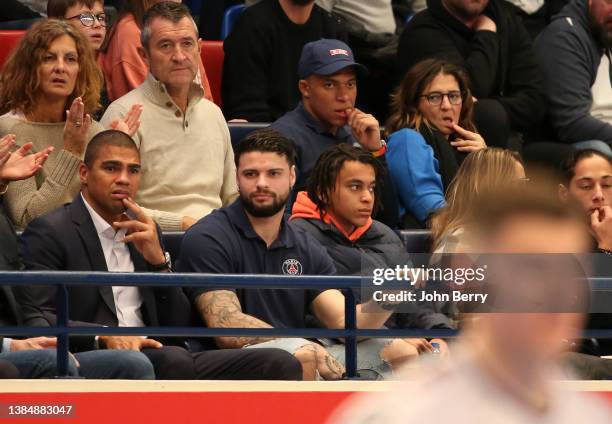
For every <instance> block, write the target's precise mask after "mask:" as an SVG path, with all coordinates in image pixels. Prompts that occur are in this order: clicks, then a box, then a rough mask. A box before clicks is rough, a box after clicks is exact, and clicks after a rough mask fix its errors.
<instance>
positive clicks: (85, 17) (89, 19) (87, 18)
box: [67, 12, 106, 27]
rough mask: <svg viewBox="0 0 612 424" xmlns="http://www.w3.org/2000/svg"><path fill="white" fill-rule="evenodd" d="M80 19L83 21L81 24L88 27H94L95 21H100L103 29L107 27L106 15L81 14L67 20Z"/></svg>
mask: <svg viewBox="0 0 612 424" xmlns="http://www.w3.org/2000/svg"><path fill="white" fill-rule="evenodd" d="M71 19H78V20H79V21H81V24H83V26H86V27H90V26H93V25H94V23H95V21H98V22H99V23H100V25H102V26H103V27H105V26H106V15H105V14H104V13H100V14H99V15H94V14H93V13H91V12H86V13H81V14H80V15H76V16H73V17H71V18H67V20H71Z"/></svg>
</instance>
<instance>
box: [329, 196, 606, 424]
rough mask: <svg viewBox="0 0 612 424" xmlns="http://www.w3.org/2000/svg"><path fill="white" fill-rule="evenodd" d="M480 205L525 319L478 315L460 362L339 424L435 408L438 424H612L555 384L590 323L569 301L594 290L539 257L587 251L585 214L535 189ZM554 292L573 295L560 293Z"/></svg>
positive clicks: (490, 242) (501, 298) (360, 405)
mask: <svg viewBox="0 0 612 424" xmlns="http://www.w3.org/2000/svg"><path fill="white" fill-rule="evenodd" d="M478 206H479V207H478V208H476V212H475V214H476V216H475V219H476V221H475V222H478V223H479V226H478V227H477V228H475V229H474V231H475V240H476V245H477V247H478V249H479V250H480V251H481V252H487V253H492V254H495V255H497V256H496V257H498V258H499V257H501V259H502V260H501V261H498V262H499V263H501V264H502V266H503V267H505V268H506V270H509V268H508V267H509V266H513V270H514V271H515V272H507V273H505V274H503V275H502V279H500V280H499V284H497V285H496V286H495V287H494V288H495V294H496V295H497V296H496V298H497V302H496V304H498V305H501V306H506V307H508V306H510V305H512V307H513V310H514V311H518V312H520V313H507V312H508V311H509V310H508V309H504V310H505V311H506V313H499V312H498V313H489V314H475V315H474V319H472V320H470V322H469V323H468V324H467V325H466V327H465V329H464V331H463V333H462V335H461V337H460V339H459V341H458V342H457V343H456V344H455V345H454V350H453V352H454V355H453V361H448V362H444V363H439V364H436V365H437V366H433V365H434V364H433V363H432V364H431V365H430V367H425V368H424V373H423V377H422V378H421V379H420V380H419V381H418V382H417V383H416V384H415V383H414V382H413V383H411V384H410V385H408V384H406V383H398V386H397V387H396V388H395V390H393V391H391V392H389V393H384V394H378V395H372V396H370V397H361V398H358V399H356V400H354V401H353V403H352V404H351V405H349V406H348V407H346V408H343V410H341V411H339V413H338V414H337V415H336V416H335V417H334V418H333V419H332V421H333V422H335V423H351V424H358V423H366V422H367V423H368V424H375V423H385V424H387V423H389V424H390V423H399V422H401V423H410V422H416V421H417V420H419V421H420V420H422V419H423V418H426V417H428V416H431V415H432V413H434V411H435V417H436V420H439V421H441V422H445V421H446V420H452V422H454V423H463V422H465V423H468V422H469V423H475V422H478V423H479V422H487V423H527V422H528V423H534V422H535V423H577V422H590V423H609V422H611V420H612V414H611V411H610V410H608V409H606V407H605V405H603V404H601V403H599V402H598V401H597V399H596V398H594V397H591V398H589V397H588V396H583V395H581V394H580V393H569V392H566V391H562V390H560V388H559V387H558V386H556V385H555V384H554V383H553V380H554V379H557V378H558V377H559V375H560V371H559V368H560V367H559V362H560V357H561V356H562V354H563V353H564V350H565V346H566V344H565V343H564V341H565V340H571V339H575V338H577V337H578V336H579V334H580V330H581V328H582V324H583V318H584V317H583V315H582V314H580V313H578V311H579V310H580V308H577V307H575V305H574V306H572V308H571V309H567V308H565V307H563V306H564V305H563V304H565V306H567V303H566V302H567V301H568V300H571V299H573V298H576V297H577V298H578V299H580V298H581V297H582V295H584V294H585V293H584V285H582V284H580V283H578V284H575V282H576V280H575V279H573V278H570V279H567V278H558V277H559V275H558V274H557V272H556V271H557V270H556V269H555V267H556V266H558V265H559V264H560V262H555V263H551V262H546V258H548V257H549V256H550V255H546V257H545V256H544V255H538V256H537V257H536V256H534V254H551V253H554V254H567V253H584V252H587V251H588V250H589V240H588V238H587V231H586V227H585V223H584V219H583V217H582V216H581V214H580V212H577V211H576V210H574V209H572V208H571V207H569V206H568V205H566V204H564V203H563V202H562V201H560V200H559V199H558V197H557V196H555V195H554V193H552V192H550V190H544V189H543V188H542V187H541V186H538V185H535V184H533V185H527V186H525V187H510V188H507V189H502V190H498V191H497V192H496V193H495V196H494V197H493V196H487V195H485V196H483V198H482V199H481V200H480V201H479V205H478ZM559 229H563V231H560V230H559ZM500 254H503V256H499V255H500ZM510 254H522V255H521V256H519V257H522V258H525V259H527V260H531V262H532V264H533V263H536V264H537V265H536V267H532V268H531V269H532V271H530V272H524V269H516V262H515V260H521V259H517V257H516V256H515V255H513V256H512V257H511V256H510ZM525 254H529V256H526V255H525ZM511 258H514V259H512V260H511ZM493 259H494V258H493ZM525 259H523V260H525ZM533 259H536V261H535V262H534V261H533ZM546 264H548V265H549V267H543V265H546ZM551 265H552V266H551ZM542 268H545V269H542ZM563 268H564V269H563V271H566V269H565V267H563ZM550 277H554V278H550ZM571 282H574V284H570V283H571ZM525 283H529V284H525ZM559 284H564V285H563V287H559ZM520 287H525V288H528V287H529V289H530V290H526V289H522V290H521V289H520ZM560 289H563V290H564V291H559V290H560ZM551 291H554V292H555V293H565V295H564V296H558V295H557V296H551ZM534 302H535V303H534ZM579 303H580V302H579ZM530 305H539V306H540V305H543V306H545V308H547V310H548V311H549V312H548V313H541V312H540V313H529V312H532V311H534V309H531V308H530V307H529V306H530ZM561 312H563V313H561ZM408 399H411V401H407V400H408ZM441 405H443V406H444V407H443V408H440V406H441Z"/></svg>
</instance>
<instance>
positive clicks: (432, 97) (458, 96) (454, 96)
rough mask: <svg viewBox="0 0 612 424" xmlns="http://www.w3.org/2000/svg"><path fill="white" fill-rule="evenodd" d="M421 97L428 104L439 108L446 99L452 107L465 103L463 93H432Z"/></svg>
mask: <svg viewBox="0 0 612 424" xmlns="http://www.w3.org/2000/svg"><path fill="white" fill-rule="evenodd" d="M419 97H425V98H426V99H427V102H428V103H429V104H430V105H432V106H439V105H440V104H441V103H442V99H444V97H447V98H448V102H449V103H450V104H451V105H459V104H461V102H462V101H463V94H462V93H461V91H449V92H447V93H441V92H439V91H432V92H431V93H429V94H423V95H422V96H419Z"/></svg>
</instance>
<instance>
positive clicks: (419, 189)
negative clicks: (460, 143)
mask: <svg viewBox="0 0 612 424" xmlns="http://www.w3.org/2000/svg"><path fill="white" fill-rule="evenodd" d="M387 149H388V150H387V154H386V157H387V166H388V168H389V174H390V175H391V180H392V181H393V184H394V186H395V188H396V190H397V193H398V196H399V209H400V216H403V215H404V214H405V213H406V212H410V213H412V215H414V216H415V217H416V218H417V219H418V220H419V221H420V222H425V221H426V220H427V216H428V215H429V214H430V213H431V212H433V211H435V210H436V209H439V208H441V207H443V206H444V205H445V200H444V187H443V185H442V177H441V176H440V165H439V163H438V160H437V159H436V158H435V156H434V151H433V149H432V148H431V146H430V145H429V144H427V142H426V141H425V139H424V138H423V136H422V135H421V134H420V133H418V132H417V131H415V130H412V129H409V128H404V129H402V130H399V131H396V132H394V133H393V134H391V135H390V136H389V140H388V143H387Z"/></svg>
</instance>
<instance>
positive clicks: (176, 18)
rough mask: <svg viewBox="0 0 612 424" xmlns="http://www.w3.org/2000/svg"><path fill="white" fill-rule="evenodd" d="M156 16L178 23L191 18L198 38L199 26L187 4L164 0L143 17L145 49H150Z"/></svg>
mask: <svg viewBox="0 0 612 424" xmlns="http://www.w3.org/2000/svg"><path fill="white" fill-rule="evenodd" d="M156 18H159V19H166V20H168V21H170V22H172V23H175V24H176V23H178V22H180V21H181V20H182V19H184V18H189V20H191V22H192V23H193V29H194V30H195V34H196V39H197V38H198V34H199V31H198V26H197V25H196V23H195V21H194V20H193V16H191V13H190V12H189V9H188V8H187V6H185V5H184V4H182V3H175V2H171V1H164V2H161V3H157V4H154V5H153V6H151V7H150V8H149V10H147V11H146V12H145V14H144V17H143V22H142V32H141V33H140V44H141V45H142V47H143V48H144V49H145V50H148V49H149V41H150V40H151V36H152V35H153V30H152V29H151V23H152V22H153V20H155V19H156Z"/></svg>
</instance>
